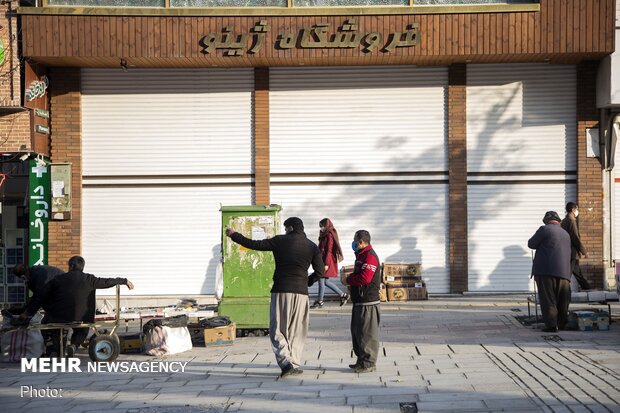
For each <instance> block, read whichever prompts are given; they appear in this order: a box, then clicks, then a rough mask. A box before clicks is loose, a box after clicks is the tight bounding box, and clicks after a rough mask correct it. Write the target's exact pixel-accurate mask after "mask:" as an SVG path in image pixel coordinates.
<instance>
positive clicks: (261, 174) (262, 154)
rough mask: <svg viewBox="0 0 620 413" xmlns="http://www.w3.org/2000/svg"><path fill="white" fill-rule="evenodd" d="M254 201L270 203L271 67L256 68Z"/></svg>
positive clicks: (262, 203) (258, 203) (256, 202)
mask: <svg viewBox="0 0 620 413" xmlns="http://www.w3.org/2000/svg"><path fill="white" fill-rule="evenodd" d="M253 103H254V104H253V105H252V107H253V110H254V154H253V155H254V203H255V204H256V205H269V68H266V67H258V68H256V69H254V102H253Z"/></svg>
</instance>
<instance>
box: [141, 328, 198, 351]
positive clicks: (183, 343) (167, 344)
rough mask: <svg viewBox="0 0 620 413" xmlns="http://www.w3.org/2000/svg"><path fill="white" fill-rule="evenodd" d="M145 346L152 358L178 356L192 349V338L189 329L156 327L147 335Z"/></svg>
mask: <svg viewBox="0 0 620 413" xmlns="http://www.w3.org/2000/svg"><path fill="white" fill-rule="evenodd" d="M151 321H153V320H151ZM145 346H146V354H149V355H151V356H163V355H166V354H177V353H182V352H184V351H187V350H191V349H192V338H191V336H190V334H189V330H188V329H187V327H168V326H154V327H153V328H152V329H151V330H150V332H149V333H148V334H147V335H146V345H145Z"/></svg>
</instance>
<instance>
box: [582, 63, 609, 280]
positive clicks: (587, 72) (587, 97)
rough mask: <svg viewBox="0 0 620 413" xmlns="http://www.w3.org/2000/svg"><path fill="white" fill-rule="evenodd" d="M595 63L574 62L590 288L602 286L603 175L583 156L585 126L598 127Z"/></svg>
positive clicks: (594, 162)
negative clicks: (577, 63)
mask: <svg viewBox="0 0 620 413" xmlns="http://www.w3.org/2000/svg"><path fill="white" fill-rule="evenodd" d="M597 68H598V62H596V61H586V62H583V63H580V64H579V65H577V204H578V205H579V232H580V234H581V241H582V242H583V244H584V245H585V247H586V249H587V250H588V253H589V255H590V258H589V259H587V260H586V259H581V261H580V263H581V270H582V271H583V273H584V276H585V277H586V278H587V279H588V281H590V283H591V284H592V286H593V287H595V288H603V286H604V278H605V271H604V268H603V174H602V172H601V171H602V167H601V162H600V160H599V159H598V158H588V157H586V128H598V126H599V124H598V123H599V121H598V111H597V109H596V72H597Z"/></svg>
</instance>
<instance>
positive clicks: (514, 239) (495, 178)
mask: <svg viewBox="0 0 620 413" xmlns="http://www.w3.org/2000/svg"><path fill="white" fill-rule="evenodd" d="M575 116H576V71H575V67H574V66H554V65H547V64H509V65H508V64H497V65H495V64H494V65H469V66H468V67H467V167H468V193H467V203H468V235H469V239H468V260H469V290H470V291H528V290H531V289H532V284H531V282H530V281H529V275H530V272H531V254H530V250H529V249H528V247H527V241H528V239H529V238H530V237H531V236H532V235H533V234H534V232H535V231H536V229H537V228H538V227H539V226H540V225H542V221H541V219H542V216H543V215H544V213H545V211H548V210H555V211H557V212H558V213H559V214H560V216H563V215H564V206H565V204H566V202H568V201H574V200H575V199H576V188H575V179H576V176H575V173H576V172H575V171H576V163H577V155H576V145H577V140H576V118H575Z"/></svg>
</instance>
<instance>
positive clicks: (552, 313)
mask: <svg viewBox="0 0 620 413" xmlns="http://www.w3.org/2000/svg"><path fill="white" fill-rule="evenodd" d="M560 222H561V219H560V216H559V215H558V213H557V212H555V211H548V212H547V213H546V214H545V216H544V218H543V223H544V224H545V225H543V226H542V227H540V228H538V230H537V231H536V233H535V234H534V235H533V236H532V238H530V240H529V241H528V242H527V245H528V247H530V248H531V249H535V250H536V255H535V256H534V263H533V266H532V275H533V276H534V280H535V281H536V285H537V286H538V297H539V301H540V309H541V312H542V316H543V321H544V322H545V327H544V328H543V330H542V331H544V332H547V333H549V332H556V331H558V328H559V329H564V328H565V326H566V318H567V315H568V305H569V304H570V276H571V267H570V255H571V253H570V252H571V242H570V236H569V235H568V233H567V232H566V231H564V229H563V228H562V227H561V226H560Z"/></svg>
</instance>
